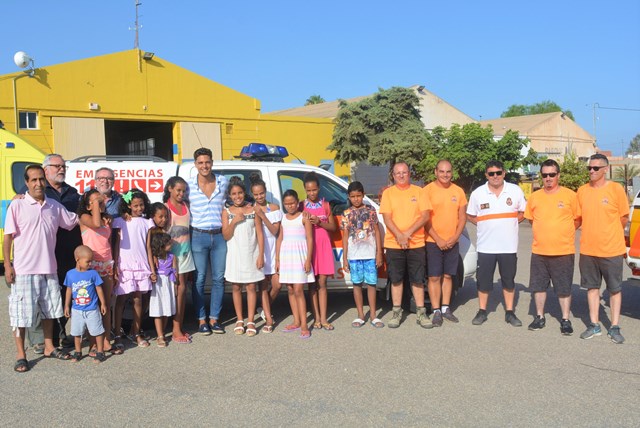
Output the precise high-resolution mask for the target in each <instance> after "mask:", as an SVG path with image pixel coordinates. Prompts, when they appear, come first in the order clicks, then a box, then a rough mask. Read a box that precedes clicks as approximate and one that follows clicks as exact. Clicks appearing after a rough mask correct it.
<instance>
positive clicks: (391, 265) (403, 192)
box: [380, 162, 433, 328]
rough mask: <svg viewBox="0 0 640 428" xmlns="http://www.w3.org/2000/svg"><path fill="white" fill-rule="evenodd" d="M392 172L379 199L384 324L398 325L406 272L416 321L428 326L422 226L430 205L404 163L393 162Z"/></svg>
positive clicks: (400, 316) (426, 218)
mask: <svg viewBox="0 0 640 428" xmlns="http://www.w3.org/2000/svg"><path fill="white" fill-rule="evenodd" d="M392 174H393V180H394V185H393V186H390V187H388V188H386V189H385V190H384V193H382V200H381V201H380V214H382V217H383V218H384V224H385V226H386V227H387V233H386V234H385V236H384V248H385V250H386V259H387V274H388V276H389V281H391V300H392V301H393V312H392V318H391V320H390V321H389V322H388V323H387V326H388V327H389V328H398V327H400V320H401V318H402V307H401V306H400V305H401V303H402V285H403V282H404V278H405V274H406V275H407V276H408V277H409V283H410V284H411V290H412V291H413V297H414V299H415V301H416V315H417V316H418V319H417V323H418V324H419V325H420V326H421V327H423V328H431V327H433V324H432V323H431V321H430V320H429V316H428V315H427V311H426V309H425V307H424V279H425V271H424V268H425V263H424V262H425V249H424V225H425V224H426V222H427V221H428V220H429V210H430V209H431V205H429V202H428V201H427V200H426V199H425V198H424V192H423V190H422V188H421V187H419V186H416V185H413V184H411V182H410V179H411V176H410V175H409V166H408V165H407V164H406V163H404V162H398V163H396V164H395V165H394V166H393V170H392Z"/></svg>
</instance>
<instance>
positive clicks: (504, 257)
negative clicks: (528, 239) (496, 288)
mask: <svg viewBox="0 0 640 428" xmlns="http://www.w3.org/2000/svg"><path fill="white" fill-rule="evenodd" d="M496 263H497V264H498V270H499V271H500V281H501V282H502V288H503V289H505V290H513V289H515V288H516V283H515V278H516V268H517V267H518V255H517V254H516V253H509V254H488V253H478V269H477V271H476V282H477V284H478V291H483V292H487V293H488V292H490V291H491V290H493V274H494V272H495V270H496Z"/></svg>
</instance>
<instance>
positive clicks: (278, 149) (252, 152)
mask: <svg viewBox="0 0 640 428" xmlns="http://www.w3.org/2000/svg"><path fill="white" fill-rule="evenodd" d="M287 156H289V151H288V150H287V149H286V148H285V147H282V146H272V145H269V144H262V143H250V144H249V145H248V146H244V147H243V148H242V150H241V151H240V156H236V158H240V159H243V160H252V161H264V162H283V160H282V159H283V158H286V157H287Z"/></svg>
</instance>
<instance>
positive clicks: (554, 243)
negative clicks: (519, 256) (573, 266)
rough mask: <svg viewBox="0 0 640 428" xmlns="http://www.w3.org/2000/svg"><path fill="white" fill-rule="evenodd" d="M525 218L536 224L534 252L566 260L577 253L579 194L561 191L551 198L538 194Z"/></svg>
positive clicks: (539, 192)
mask: <svg viewBox="0 0 640 428" xmlns="http://www.w3.org/2000/svg"><path fill="white" fill-rule="evenodd" d="M524 217H525V218H526V219H529V220H533V227H532V228H533V244H532V245H531V252H532V253H533V254H539V255H541V256H564V255H568V254H575V252H576V244H575V238H576V227H575V223H574V220H575V219H577V218H580V205H579V204H578V197H577V195H576V194H575V192H574V191H573V190H571V189H567V188H566V187H560V188H559V189H558V191H557V192H555V193H552V194H548V193H545V191H544V189H540V190H536V191H535V192H533V193H532V194H531V196H530V197H529V200H528V201H527V208H526V209H525V211H524Z"/></svg>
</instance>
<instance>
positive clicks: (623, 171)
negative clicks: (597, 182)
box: [613, 165, 640, 186]
mask: <svg viewBox="0 0 640 428" xmlns="http://www.w3.org/2000/svg"><path fill="white" fill-rule="evenodd" d="M638 175H640V165H625V166H619V167H617V168H616V169H615V170H614V171H613V178H614V179H615V180H616V181H620V182H623V183H627V185H628V186H630V185H631V184H632V180H633V177H637V176H638Z"/></svg>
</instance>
